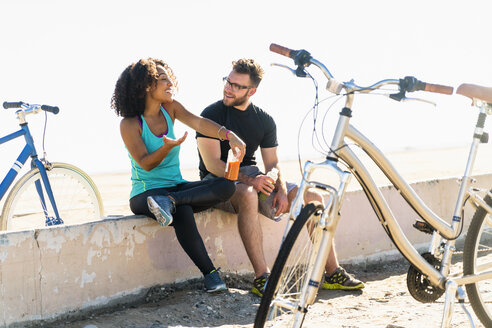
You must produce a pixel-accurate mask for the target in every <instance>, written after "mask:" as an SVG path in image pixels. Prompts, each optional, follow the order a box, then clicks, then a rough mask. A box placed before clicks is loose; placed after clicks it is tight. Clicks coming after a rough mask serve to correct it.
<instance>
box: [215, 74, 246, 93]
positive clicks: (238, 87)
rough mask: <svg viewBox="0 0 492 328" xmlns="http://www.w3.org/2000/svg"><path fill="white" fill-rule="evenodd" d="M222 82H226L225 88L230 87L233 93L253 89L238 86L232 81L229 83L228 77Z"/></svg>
mask: <svg viewBox="0 0 492 328" xmlns="http://www.w3.org/2000/svg"><path fill="white" fill-rule="evenodd" d="M222 81H224V86H227V85H228V86H229V88H231V90H232V91H234V92H238V91H239V90H244V89H251V88H252V87H248V86H245V85H240V84H237V83H233V82H231V81H229V79H228V78H227V76H226V77H224V78H223V79H222Z"/></svg>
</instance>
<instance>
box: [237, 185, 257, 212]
mask: <svg viewBox="0 0 492 328" xmlns="http://www.w3.org/2000/svg"><path fill="white" fill-rule="evenodd" d="M231 203H232V205H233V206H234V208H235V209H236V211H237V212H238V213H241V212H243V211H245V210H254V211H256V212H258V192H257V191H256V190H255V189H254V188H253V187H251V186H246V185H244V184H239V185H237V186H236V192H235V193H234V195H233V196H232V198H231Z"/></svg>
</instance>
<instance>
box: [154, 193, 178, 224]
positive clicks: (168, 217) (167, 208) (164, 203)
mask: <svg viewBox="0 0 492 328" xmlns="http://www.w3.org/2000/svg"><path fill="white" fill-rule="evenodd" d="M147 206H149V210H150V211H151V212H152V214H154V216H155V218H156V220H157V222H159V224H160V225H161V226H163V227H165V226H168V225H170V224H171V223H172V222H173V213H174V212H175V210H176V207H175V205H174V200H173V199H172V198H171V197H169V196H149V197H147Z"/></svg>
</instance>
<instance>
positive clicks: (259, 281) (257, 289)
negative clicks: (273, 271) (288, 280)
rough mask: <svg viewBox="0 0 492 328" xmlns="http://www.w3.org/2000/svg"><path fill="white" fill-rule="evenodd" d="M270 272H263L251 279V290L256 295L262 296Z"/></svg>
mask: <svg viewBox="0 0 492 328" xmlns="http://www.w3.org/2000/svg"><path fill="white" fill-rule="evenodd" d="M269 277H270V274H269V273H268V272H265V273H264V274H262V275H261V276H259V277H258V278H256V279H255V280H254V281H253V288H251V292H252V293H253V294H255V295H257V296H260V297H263V293H264V292H265V288H266V285H267V282H268V278H269Z"/></svg>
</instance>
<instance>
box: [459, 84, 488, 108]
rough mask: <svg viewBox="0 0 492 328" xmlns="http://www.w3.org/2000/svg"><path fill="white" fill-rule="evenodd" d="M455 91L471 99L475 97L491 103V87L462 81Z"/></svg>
mask: <svg viewBox="0 0 492 328" xmlns="http://www.w3.org/2000/svg"><path fill="white" fill-rule="evenodd" d="M456 93H457V94H459V95H463V96H465V97H469V98H472V99H473V98H475V99H480V100H482V101H485V102H488V103H492V88H488V87H482V86H480V85H476V84H469V83H463V84H462V85H460V86H459V87H458V90H456Z"/></svg>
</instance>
